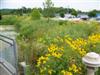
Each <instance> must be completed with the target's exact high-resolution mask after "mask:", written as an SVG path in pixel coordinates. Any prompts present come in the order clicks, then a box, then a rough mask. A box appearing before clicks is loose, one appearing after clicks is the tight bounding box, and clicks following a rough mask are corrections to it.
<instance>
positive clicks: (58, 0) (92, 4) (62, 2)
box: [0, 0, 100, 11]
mask: <svg viewBox="0 0 100 75" xmlns="http://www.w3.org/2000/svg"><path fill="white" fill-rule="evenodd" d="M44 1H45V0H0V9H2V8H12V9H13V8H21V7H23V6H25V7H27V8H33V7H42V8H43V2H44ZM52 2H53V3H54V6H55V7H69V8H75V9H76V10H82V11H90V10H93V9H97V10H100V0H52Z"/></svg>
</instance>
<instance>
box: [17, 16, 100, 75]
mask: <svg viewBox="0 0 100 75" xmlns="http://www.w3.org/2000/svg"><path fill="white" fill-rule="evenodd" d="M22 20H23V21H21V23H20V30H19V34H20V35H19V36H18V38H17V40H18V45H19V53H20V55H19V57H20V61H22V60H24V58H23V57H26V61H27V62H28V64H30V65H31V69H32V71H33V72H34V75H35V74H36V75H38V71H39V70H38V69H37V68H36V62H37V59H38V58H39V57H40V56H43V55H44V54H46V53H47V50H46V49H47V46H48V45H49V44H51V43H56V41H57V40H56V39H53V38H55V37H58V36H60V37H63V36H65V35H66V34H68V35H69V36H70V37H71V38H73V39H77V38H87V37H88V36H89V35H91V34H93V33H99V32H100V26H99V24H98V23H96V22H92V21H80V22H73V21H53V20H50V22H49V23H47V20H45V19H41V20H32V19H30V18H29V17H26V18H23V19H22ZM58 45H62V43H58ZM63 45H64V44H63ZM98 48H100V47H99V45H98ZM65 49H66V52H65V53H66V54H65V56H64V57H63V58H62V59H65V58H66V60H62V61H60V60H57V61H59V62H56V61H55V60H52V61H55V62H50V63H49V64H52V66H51V67H52V68H53V69H55V70H56V72H55V73H54V74H58V71H59V70H61V69H63V66H65V65H66V67H65V68H67V64H66V62H67V59H68V57H69V55H70V54H71V55H73V56H74V55H75V56H74V57H76V55H77V53H76V54H73V53H74V52H73V51H72V50H71V49H70V48H69V47H68V46H66V47H65ZM95 49H96V48H95ZM24 52H25V53H24ZM96 52H99V50H97V49H96ZM23 55H26V56H23ZM76 59H77V58H76ZM50 61H51V60H50ZM79 62H80V60H78V63H79ZM58 65H59V68H56V67H57V66H58ZM39 75H40V74H39Z"/></svg>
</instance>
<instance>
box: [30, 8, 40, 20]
mask: <svg viewBox="0 0 100 75" xmlns="http://www.w3.org/2000/svg"><path fill="white" fill-rule="evenodd" d="M40 17H41V15H40V12H39V10H37V9H34V10H33V11H32V13H31V18H32V19H33V20H38V19H40Z"/></svg>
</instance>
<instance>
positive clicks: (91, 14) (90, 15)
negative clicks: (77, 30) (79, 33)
mask: <svg viewBox="0 0 100 75" xmlns="http://www.w3.org/2000/svg"><path fill="white" fill-rule="evenodd" d="M96 12H97V11H96V10H93V11H90V12H89V13H88V16H89V17H95V16H96Z"/></svg>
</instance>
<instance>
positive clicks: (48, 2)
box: [43, 0, 54, 22]
mask: <svg viewBox="0 0 100 75" xmlns="http://www.w3.org/2000/svg"><path fill="white" fill-rule="evenodd" d="M43 6H44V11H45V12H44V13H45V14H46V17H48V22H49V17H50V16H51V14H53V13H52V12H53V10H52V7H53V6H54V4H53V3H52V1H51V0H45V3H43Z"/></svg>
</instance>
